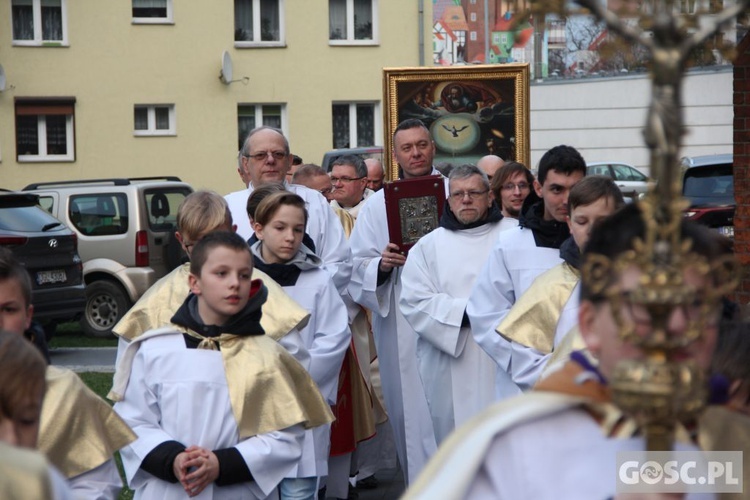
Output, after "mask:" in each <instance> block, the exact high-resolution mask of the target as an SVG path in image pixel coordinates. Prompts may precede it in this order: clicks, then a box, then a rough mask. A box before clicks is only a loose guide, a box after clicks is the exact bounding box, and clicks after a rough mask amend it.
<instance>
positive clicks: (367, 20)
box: [354, 0, 372, 40]
mask: <svg viewBox="0 0 750 500" xmlns="http://www.w3.org/2000/svg"><path fill="white" fill-rule="evenodd" d="M354 39H355V40H372V0H354Z"/></svg>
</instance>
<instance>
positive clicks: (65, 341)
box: [49, 321, 117, 349]
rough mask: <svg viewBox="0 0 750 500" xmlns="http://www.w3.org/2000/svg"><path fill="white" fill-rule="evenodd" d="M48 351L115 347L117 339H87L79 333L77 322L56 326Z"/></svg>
mask: <svg viewBox="0 0 750 500" xmlns="http://www.w3.org/2000/svg"><path fill="white" fill-rule="evenodd" d="M49 347H50V349H56V348H58V347H117V339H116V338H114V337H112V338H111V339H99V338H94V337H87V336H85V335H84V334H83V332H81V325H80V323H78V322H77V321H74V322H71V323H61V324H59V325H57V329H56V330H55V333H54V334H53V335H52V339H50V342H49Z"/></svg>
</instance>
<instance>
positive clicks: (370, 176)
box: [365, 158, 384, 191]
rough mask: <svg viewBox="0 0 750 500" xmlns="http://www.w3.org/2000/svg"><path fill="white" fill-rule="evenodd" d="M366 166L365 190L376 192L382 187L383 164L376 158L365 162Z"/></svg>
mask: <svg viewBox="0 0 750 500" xmlns="http://www.w3.org/2000/svg"><path fill="white" fill-rule="evenodd" d="M365 165H367V188H368V189H372V190H373V191H378V190H380V189H381V188H382V187H383V176H384V172H383V164H382V163H380V160H378V159H377V158H368V159H366V160H365Z"/></svg>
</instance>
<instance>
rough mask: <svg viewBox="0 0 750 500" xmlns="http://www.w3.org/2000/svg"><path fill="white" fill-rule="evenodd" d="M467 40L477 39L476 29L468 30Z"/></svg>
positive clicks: (474, 40)
mask: <svg viewBox="0 0 750 500" xmlns="http://www.w3.org/2000/svg"><path fill="white" fill-rule="evenodd" d="M469 40H471V41H472V42H476V41H477V32H476V31H470V32H469Z"/></svg>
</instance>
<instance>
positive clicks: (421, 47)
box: [418, 0, 424, 66]
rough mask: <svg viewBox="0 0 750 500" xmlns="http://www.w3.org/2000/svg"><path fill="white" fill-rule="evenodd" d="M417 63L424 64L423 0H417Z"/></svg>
mask: <svg viewBox="0 0 750 500" xmlns="http://www.w3.org/2000/svg"><path fill="white" fill-rule="evenodd" d="M418 8H419V23H418V24H419V65H420V66H424V0H419V7H418Z"/></svg>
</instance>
